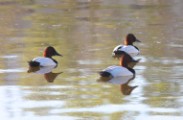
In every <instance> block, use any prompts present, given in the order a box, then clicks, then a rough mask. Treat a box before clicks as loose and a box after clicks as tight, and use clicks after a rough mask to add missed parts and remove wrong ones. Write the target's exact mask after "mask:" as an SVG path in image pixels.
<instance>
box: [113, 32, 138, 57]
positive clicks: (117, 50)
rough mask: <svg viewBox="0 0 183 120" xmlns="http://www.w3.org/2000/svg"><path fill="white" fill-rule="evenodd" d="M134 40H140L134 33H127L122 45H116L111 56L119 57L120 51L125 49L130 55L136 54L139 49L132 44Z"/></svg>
mask: <svg viewBox="0 0 183 120" xmlns="http://www.w3.org/2000/svg"><path fill="white" fill-rule="evenodd" d="M134 42H141V41H140V40H138V39H137V38H136V37H135V35H134V34H132V33H129V34H128V35H127V36H126V39H125V40H124V45H118V46H116V47H115V48H114V50H113V52H112V56H113V57H117V58H118V57H120V55H121V51H125V52H126V53H128V54H129V55H131V56H132V57H134V56H136V55H138V54H139V53H140V51H139V49H138V48H137V47H136V46H134V45H133V43H134Z"/></svg>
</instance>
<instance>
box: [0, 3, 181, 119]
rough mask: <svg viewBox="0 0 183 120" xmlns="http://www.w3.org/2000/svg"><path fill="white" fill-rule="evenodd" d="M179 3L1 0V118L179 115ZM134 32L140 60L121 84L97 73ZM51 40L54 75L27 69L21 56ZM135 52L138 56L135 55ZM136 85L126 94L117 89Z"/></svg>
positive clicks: (26, 57) (112, 62)
mask: <svg viewBox="0 0 183 120" xmlns="http://www.w3.org/2000/svg"><path fill="white" fill-rule="evenodd" d="M182 7H183V1H181V0H176V1H172V0H161V1H156V0H155V1H148V0H132V1H128V0H113V1H111V0H88V1H85V0H76V1H73V0H51V1H50V0H27V1H23V0H14V1H8V0H0V10H1V12H0V26H1V29H0V42H1V47H0V50H1V53H0V60H1V63H0V98H1V99H0V106H1V108H0V113H1V114H0V117H1V118H2V119H3V120H20V119H26V120H27V119H35V120H38V119H43V120H50V119H67V120H86V119H89V120H101V119H104V120H118V119H121V120H147V119H148V120H160V119H162V120H172V119H174V120H182V119H183V104H182V102H183V97H182V93H183V84H182V78H183V55H182V52H183V49H182V48H183V41H182V38H183V34H182V32H183V29H182V27H181V26H182V24H183V21H182V20H183V17H182V11H181V10H182ZM129 32H130V33H134V34H135V35H136V36H137V38H138V39H140V40H141V41H142V43H137V44H136V46H138V47H139V49H140V51H141V54H140V55H139V56H138V57H137V58H141V59H142V60H141V62H140V63H139V64H138V65H137V66H135V71H136V73H137V75H136V77H135V79H133V80H131V81H130V82H129V83H128V84H126V85H120V84H111V83H105V82H98V81H97V80H98V78H99V75H98V74H97V72H98V71H100V70H102V69H104V68H106V67H107V66H110V65H118V63H119V62H118V60H116V59H113V58H112V57H111V52H112V50H113V48H114V47H115V46H116V45H118V44H121V43H122V41H123V39H124V37H125V35H126V34H127V33H129ZM48 45H51V46H54V47H55V48H56V50H57V51H58V52H59V53H61V54H63V57H55V59H56V60H57V61H58V62H59V64H58V67H57V68H55V69H53V70H52V72H51V73H61V74H58V75H57V76H56V77H55V79H52V81H48V80H47V79H46V78H48V77H47V76H46V75H45V74H36V73H27V70H28V64H27V61H29V60H31V59H32V58H34V57H36V56H42V54H43V51H44V48H45V47H46V46H48ZM137 58H136V59H137ZM129 86H138V87H136V88H135V89H133V90H132V91H131V92H130V94H128V95H127V94H124V92H123V90H124V89H125V88H126V87H129Z"/></svg>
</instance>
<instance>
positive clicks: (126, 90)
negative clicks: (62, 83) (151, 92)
mask: <svg viewBox="0 0 183 120" xmlns="http://www.w3.org/2000/svg"><path fill="white" fill-rule="evenodd" d="M134 79H135V76H125V77H124V76H123V77H114V78H112V79H108V78H106V77H100V78H99V80H98V81H99V82H105V83H110V84H119V85H120V92H121V93H122V94H123V95H130V94H131V93H132V91H133V90H134V89H135V88H137V87H138V86H137V85H135V86H131V85H129V83H130V81H132V80H134Z"/></svg>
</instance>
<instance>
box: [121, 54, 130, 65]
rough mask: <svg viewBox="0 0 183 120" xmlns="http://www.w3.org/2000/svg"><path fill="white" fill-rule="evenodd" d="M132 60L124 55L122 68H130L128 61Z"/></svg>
mask: <svg viewBox="0 0 183 120" xmlns="http://www.w3.org/2000/svg"><path fill="white" fill-rule="evenodd" d="M129 60H130V59H129V58H128V57H126V56H125V55H122V56H121V57H120V63H119V64H120V66H123V67H128V63H129V62H128V61H129Z"/></svg>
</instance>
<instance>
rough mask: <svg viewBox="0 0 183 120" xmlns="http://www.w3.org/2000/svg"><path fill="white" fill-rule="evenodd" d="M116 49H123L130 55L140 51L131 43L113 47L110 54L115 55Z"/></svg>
mask: <svg viewBox="0 0 183 120" xmlns="http://www.w3.org/2000/svg"><path fill="white" fill-rule="evenodd" d="M116 51H124V52H126V53H128V54H129V55H130V56H132V57H134V56H137V55H138V54H139V53H140V51H139V50H138V49H137V48H136V47H135V46H133V45H118V46H116V47H115V48H114V50H113V53H112V54H113V55H115V52H116Z"/></svg>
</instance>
